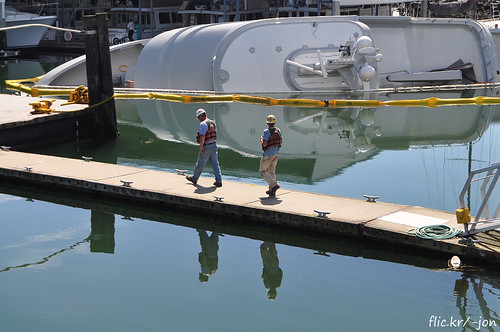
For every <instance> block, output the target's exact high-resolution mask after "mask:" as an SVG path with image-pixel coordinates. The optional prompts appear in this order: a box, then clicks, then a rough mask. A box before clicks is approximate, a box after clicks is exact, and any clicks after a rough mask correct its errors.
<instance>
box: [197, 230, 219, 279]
mask: <svg viewBox="0 0 500 332" xmlns="http://www.w3.org/2000/svg"><path fill="white" fill-rule="evenodd" d="M196 231H197V232H198V235H199V237H200V245H201V252H200V253H199V254H198V262H199V263H200V268H201V272H200V274H199V276H198V280H199V281H200V282H207V281H208V278H209V277H210V276H211V275H213V274H214V273H215V271H217V268H218V266H219V256H218V252H219V233H217V232H212V234H211V235H210V236H208V234H207V231H205V230H201V229H197V230H196Z"/></svg>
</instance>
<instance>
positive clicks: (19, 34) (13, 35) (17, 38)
mask: <svg viewBox="0 0 500 332" xmlns="http://www.w3.org/2000/svg"><path fill="white" fill-rule="evenodd" d="M56 18H57V17H56V16H39V15H35V14H29V13H22V12H18V11H16V10H13V9H8V10H7V15H6V18H5V24H6V26H7V27H14V26H21V25H28V24H44V25H49V26H50V25H53V24H54V22H55V21H56ZM46 31H47V27H43V26H29V27H22V28H18V29H10V30H7V32H6V35H7V48H8V49H22V48H31V47H37V46H38V44H39V43H40V40H41V39H42V37H43V36H44V34H45V32H46Z"/></svg>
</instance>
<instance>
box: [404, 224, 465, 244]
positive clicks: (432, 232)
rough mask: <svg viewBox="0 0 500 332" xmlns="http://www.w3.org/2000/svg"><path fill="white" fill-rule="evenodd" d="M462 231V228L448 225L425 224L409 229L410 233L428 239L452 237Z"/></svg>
mask: <svg viewBox="0 0 500 332" xmlns="http://www.w3.org/2000/svg"><path fill="white" fill-rule="evenodd" d="M461 233H462V231H461V230H459V229H456V228H453V227H450V226H446V225H431V226H423V227H419V228H413V229H410V230H409V231H408V234H413V235H416V236H418V237H419V238H422V239H427V240H445V239H451V238H453V237H455V236H457V235H460V234H461Z"/></svg>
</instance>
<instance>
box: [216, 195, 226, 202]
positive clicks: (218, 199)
mask: <svg viewBox="0 0 500 332" xmlns="http://www.w3.org/2000/svg"><path fill="white" fill-rule="evenodd" d="M214 198H215V201H216V202H222V200H223V199H224V197H222V196H214Z"/></svg>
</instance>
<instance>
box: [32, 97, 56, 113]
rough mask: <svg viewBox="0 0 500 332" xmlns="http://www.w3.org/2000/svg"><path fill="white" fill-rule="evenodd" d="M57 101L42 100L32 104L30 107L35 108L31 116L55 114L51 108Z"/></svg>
mask: <svg viewBox="0 0 500 332" xmlns="http://www.w3.org/2000/svg"><path fill="white" fill-rule="evenodd" d="M55 101H56V100H55V99H52V100H40V101H39V102H36V103H30V106H31V107H33V111H31V112H30V114H48V113H51V112H54V110H53V109H51V108H50V106H51V105H52V103H53V102H55Z"/></svg>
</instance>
